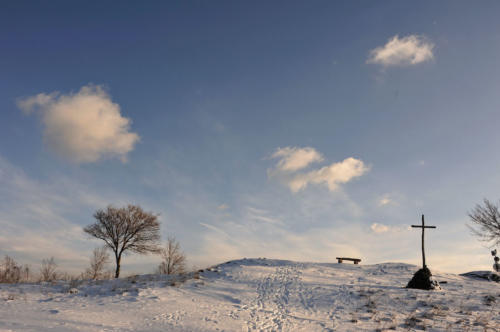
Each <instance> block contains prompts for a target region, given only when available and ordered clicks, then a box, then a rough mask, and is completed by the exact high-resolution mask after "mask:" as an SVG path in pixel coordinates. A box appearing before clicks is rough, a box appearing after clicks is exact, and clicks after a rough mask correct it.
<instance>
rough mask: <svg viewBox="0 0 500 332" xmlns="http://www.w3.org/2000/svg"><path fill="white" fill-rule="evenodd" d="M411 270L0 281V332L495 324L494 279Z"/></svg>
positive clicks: (259, 266)
mask: <svg viewBox="0 0 500 332" xmlns="http://www.w3.org/2000/svg"><path fill="white" fill-rule="evenodd" d="M416 269H417V268H416V267H415V266H412V265H407V264H396V263H387V264H377V265H370V266H363V265H359V266H358V265H352V264H319V263H299V262H291V261H283V260H268V259H244V260H238V261H231V262H228V263H225V264H221V265H219V266H217V267H214V268H212V269H210V270H211V271H208V270H207V271H204V272H203V273H201V274H200V277H199V279H196V278H191V279H189V280H187V281H185V282H183V283H180V282H177V283H176V285H175V286H172V283H173V282H174V281H175V280H174V279H172V278H169V277H167V276H157V275H143V276H138V277H135V278H126V279H120V280H111V281H101V282H83V283H80V284H79V285H70V284H68V283H63V282H61V283H57V284H55V285H49V284H44V285H39V284H28V285H0V331H48V330H50V331H78V330H80V331H242V330H243V331H374V330H405V331H408V330H423V329H427V330H436V331H446V330H448V331H463V330H471V331H475V330H477V331H484V330H485V328H486V329H490V330H491V331H494V330H498V329H499V327H500V284H497V283H493V282H488V281H482V280H474V279H470V278H466V277H463V276H457V275H454V274H440V273H436V279H437V280H439V281H446V282H447V283H445V284H442V288H443V289H442V290H441V291H433V292H428V291H420V290H409V289H405V288H403V287H404V286H405V285H406V283H407V282H408V280H409V279H410V278H411V276H412V274H413V273H414V272H415V271H416ZM74 286H76V287H74ZM70 289H71V292H70V291H69V290H70Z"/></svg>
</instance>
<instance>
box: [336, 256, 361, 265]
mask: <svg viewBox="0 0 500 332" xmlns="http://www.w3.org/2000/svg"><path fill="white" fill-rule="evenodd" d="M337 261H338V262H339V264H340V263H342V261H353V262H354V264H358V263H359V262H361V259H359V258H348V257H337Z"/></svg>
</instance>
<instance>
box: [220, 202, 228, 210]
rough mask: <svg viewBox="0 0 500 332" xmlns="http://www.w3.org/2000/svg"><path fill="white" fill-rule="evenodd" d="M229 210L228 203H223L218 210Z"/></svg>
mask: <svg viewBox="0 0 500 332" xmlns="http://www.w3.org/2000/svg"><path fill="white" fill-rule="evenodd" d="M227 209H229V205H227V204H226V203H222V204H221V205H219V206H217V210H222V211H224V210H227Z"/></svg>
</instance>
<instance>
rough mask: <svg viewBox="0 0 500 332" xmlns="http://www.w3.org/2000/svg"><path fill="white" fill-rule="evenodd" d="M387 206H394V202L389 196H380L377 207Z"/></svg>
mask: <svg viewBox="0 0 500 332" xmlns="http://www.w3.org/2000/svg"><path fill="white" fill-rule="evenodd" d="M389 204H395V202H394V200H393V199H392V198H391V197H390V196H389V195H384V196H382V197H381V198H380V199H379V201H378V205H379V206H385V205H389Z"/></svg>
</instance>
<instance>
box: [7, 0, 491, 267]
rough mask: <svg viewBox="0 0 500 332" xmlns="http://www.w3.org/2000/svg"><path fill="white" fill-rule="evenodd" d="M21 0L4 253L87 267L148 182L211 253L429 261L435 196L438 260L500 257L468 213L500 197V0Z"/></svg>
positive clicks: (146, 262) (192, 246)
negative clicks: (111, 222) (114, 215)
mask: <svg viewBox="0 0 500 332" xmlns="http://www.w3.org/2000/svg"><path fill="white" fill-rule="evenodd" d="M0 6H1V7H2V8H1V10H0V112H1V113H0V116H1V118H0V119H1V121H0V226H1V229H2V232H0V254H8V255H11V256H13V257H15V258H16V259H18V260H19V261H22V262H26V263H31V264H33V265H37V264H39V262H40V261H41V259H42V258H46V257H50V256H54V257H55V258H56V260H58V261H59V263H60V266H61V269H66V270H73V271H77V270H79V269H83V266H84V265H85V264H86V263H87V261H88V256H89V253H90V252H91V250H92V249H93V248H94V247H95V246H98V245H99V242H97V241H94V240H91V239H89V238H87V237H86V236H85V235H84V233H83V232H82V227H83V226H85V225H87V224H89V223H91V222H92V214H93V212H94V211H95V210H96V209H98V208H103V207H105V206H106V205H108V204H114V205H123V204H126V203H134V204H140V205H141V206H143V207H144V208H145V209H147V210H149V211H154V212H158V213H160V214H161V221H162V236H163V238H166V237H167V236H168V235H174V236H175V237H176V238H177V239H178V240H179V241H180V243H181V246H182V247H183V248H184V250H185V251H186V253H187V255H188V259H189V261H190V264H193V265H197V266H203V265H205V264H211V263H217V262H220V261H222V260H226V259H232V258H241V257H256V256H257V257H272V258H288V259H298V260H309V261H334V259H335V257H336V256H339V255H342V256H349V255H353V256H359V257H360V258H362V259H363V263H364V262H366V263H378V262H383V261H402V262H408V263H414V264H418V263H419V262H420V256H419V255H420V248H419V240H420V237H419V235H420V234H419V233H418V231H416V230H409V229H408V226H409V225H410V224H414V223H418V222H419V217H420V214H422V213H424V214H425V215H426V218H427V221H428V223H430V224H433V225H437V227H438V228H437V229H436V230H431V231H429V232H428V233H427V234H428V241H427V256H428V257H427V260H428V264H429V265H430V266H431V267H433V268H435V269H438V270H442V271H450V272H463V271H466V270H471V269H476V268H482V269H485V268H489V267H490V266H491V257H490V256H489V251H488V249H487V247H486V246H485V244H483V243H481V242H479V241H478V240H477V239H476V238H474V237H473V236H472V235H470V232H469V231H468V229H467V227H466V226H465V224H466V223H467V222H468V217H467V212H468V211H469V210H470V209H471V208H473V207H474V205H475V204H476V203H478V202H480V201H481V200H482V199H483V198H484V197H487V198H489V199H491V200H495V201H496V200H497V199H498V198H500V197H499V196H500V195H499V193H498V188H499V187H500V186H499V185H500V173H499V165H500V155H499V154H496V153H495V151H496V149H497V146H498V142H499V141H500V131H499V130H498V123H499V120H500V113H499V108H500V97H499V93H498V91H499V90H500V78H499V77H500V66H499V65H498V59H499V58H500V21H499V20H498V17H497V13H498V10H499V9H500V4H499V3H498V2H495V1H483V2H481V3H472V2H466V1H463V2H462V1H453V2H446V1H441V2H430V1H429V2H427V1H421V2H418V3H412V2H403V1H384V2H376V3H375V2H366V1H361V2H360V1H349V2H347V1H345V2H333V1H310V2H305V1H303V2H293V1H286V2H284V1H273V2H269V1H256V2H237V1H217V2H207V1H183V2H148V3H145V4H144V3H141V4H139V3H137V2H129V3H123V2H122V3H120V4H118V3H111V2H105V3H102V2H87V3H85V4H83V3H82V4H77V3H68V2H65V1H51V2H45V3H36V2H26V1H19V2H11V3H3V4H2V5H0ZM158 260H159V258H157V257H147V256H146V257H143V256H130V257H127V258H126V259H125V260H124V262H123V263H124V266H123V268H124V270H125V271H127V270H128V271H138V270H148V271H149V270H153V269H154V267H155V264H157V263H158Z"/></svg>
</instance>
